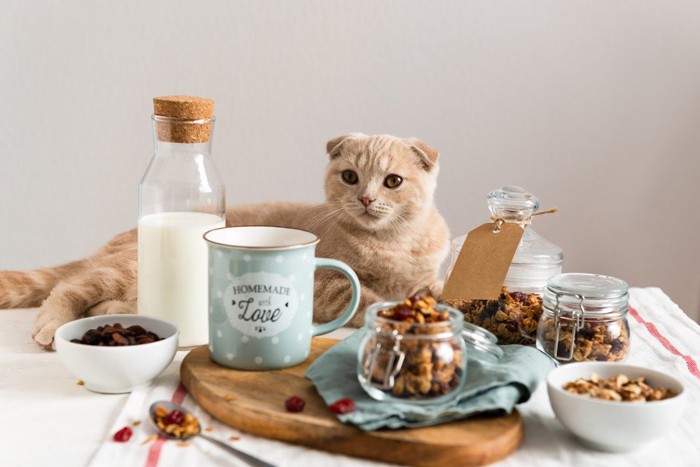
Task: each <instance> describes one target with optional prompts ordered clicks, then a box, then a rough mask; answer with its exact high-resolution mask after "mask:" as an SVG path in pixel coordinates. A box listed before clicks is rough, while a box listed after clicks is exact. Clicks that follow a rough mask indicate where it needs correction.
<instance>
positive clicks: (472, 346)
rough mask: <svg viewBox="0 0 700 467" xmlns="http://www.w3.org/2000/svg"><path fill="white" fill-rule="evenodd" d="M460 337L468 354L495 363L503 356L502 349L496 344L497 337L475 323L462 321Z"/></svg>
mask: <svg viewBox="0 0 700 467" xmlns="http://www.w3.org/2000/svg"><path fill="white" fill-rule="evenodd" d="M462 339H464V343H465V344H466V345H467V347H468V350H467V352H469V355H472V356H474V357H475V358H478V359H479V360H482V361H487V362H491V363H495V362H497V361H498V360H500V359H501V357H502V356H503V350H501V348H500V347H499V346H498V344H496V342H497V341H498V338H496V336H495V335H494V334H492V333H491V332H489V331H487V330H486V329H484V328H482V327H480V326H477V325H476V324H472V323H468V322H464V323H463V326H462Z"/></svg>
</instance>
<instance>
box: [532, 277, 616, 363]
mask: <svg viewBox="0 0 700 467" xmlns="http://www.w3.org/2000/svg"><path fill="white" fill-rule="evenodd" d="M627 289H628V286H627V283H626V282H625V281H623V280H621V279H617V278H615V277H610V276H601V275H598V274H583V273H569V274H559V275H557V276H554V277H552V278H550V280H549V282H548V284H547V291H546V292H545V295H544V310H543V313H542V316H541V318H540V322H539V328H538V332H537V348H538V349H540V350H543V351H544V352H546V353H547V354H548V355H550V356H551V357H553V358H555V359H556V360H557V361H558V362H559V363H569V362H600V361H603V362H621V361H624V360H625V359H626V358H627V354H628V353H629V346H630V329H629V323H628V322H627V312H628V310H629V293H628V291H627Z"/></svg>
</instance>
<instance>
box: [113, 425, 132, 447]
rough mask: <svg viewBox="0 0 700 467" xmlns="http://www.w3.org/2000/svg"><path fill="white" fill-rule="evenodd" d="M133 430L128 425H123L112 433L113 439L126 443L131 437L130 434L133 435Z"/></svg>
mask: <svg viewBox="0 0 700 467" xmlns="http://www.w3.org/2000/svg"><path fill="white" fill-rule="evenodd" d="M133 434H134V432H133V431H132V429H131V428H129V427H128V426H125V427H124V428H122V429H121V430H119V431H117V432H116V433H114V437H113V438H114V441H117V442H118V443H126V442H127V441H129V440H130V439H131V435H133Z"/></svg>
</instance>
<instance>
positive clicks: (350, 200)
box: [0, 133, 449, 350]
mask: <svg viewBox="0 0 700 467" xmlns="http://www.w3.org/2000/svg"><path fill="white" fill-rule="evenodd" d="M326 152H327V154H328V157H329V162H328V166H327V171H326V176H325V194H326V201H325V202H324V203H321V204H307V203H292V202H279V203H265V204H254V205H240V206H233V207H230V208H229V209H227V211H226V221H227V225H277V226H283V227H292V228H299V229H304V230H308V231H310V232H313V233H315V234H316V235H318V236H319V237H320V239H321V241H320V242H319V244H318V246H317V250H316V256H317V257H329V258H335V259H338V260H341V261H344V262H346V263H347V264H349V265H350V266H351V267H352V268H353V269H354V270H355V272H356V273H357V275H358V277H359V279H360V283H361V286H362V287H361V289H362V290H361V299H360V305H359V308H358V312H357V313H356V314H355V316H354V317H353V318H352V320H351V321H350V323H349V325H350V326H354V327H359V326H361V325H362V324H363V320H364V317H363V315H364V313H363V311H364V309H365V308H366V307H367V306H368V305H370V304H372V303H374V302H377V301H384V300H397V299H403V298H405V297H406V296H410V295H414V294H419V293H430V294H432V295H434V296H439V294H440V293H441V290H442V282H441V280H440V279H439V277H438V275H439V270H440V265H441V263H442V262H443V260H444V259H445V257H446V256H447V253H448V248H449V230H448V227H447V224H446V222H445V220H444V219H443V217H442V216H441V215H440V214H439V212H438V210H437V208H436V206H435V203H434V191H435V188H436V185H437V176H438V172H439V164H438V156H439V155H438V152H437V151H436V150H435V149H433V148H431V147H430V146H428V145H427V144H425V143H423V142H422V141H419V140H417V139H415V138H407V139H402V138H398V137H394V136H390V135H373V136H367V135H364V134H362V133H352V134H348V135H344V136H340V137H338V138H334V139H332V140H330V141H329V142H328V143H327V145H326ZM136 275H137V231H136V229H134V230H130V231H128V232H124V233H122V234H120V235H117V236H116V237H115V238H114V239H112V240H111V241H110V242H108V243H107V244H106V245H105V246H103V247H102V248H101V249H100V250H98V251H97V252H96V253H95V254H94V255H93V256H90V257H88V258H86V259H83V260H79V261H74V262H72V263H68V264H65V265H61V266H58V267H54V268H46V269H38V270H35V271H27V272H22V271H2V272H0V308H21V307H36V306H40V309H39V313H38V316H37V319H36V323H35V326H34V329H33V331H32V338H33V339H34V340H35V341H36V343H37V344H38V345H40V346H41V347H44V348H45V349H47V350H50V349H52V348H53V335H54V332H55V330H56V329H57V328H58V327H59V326H60V325H61V324H63V323H65V322H68V321H71V320H74V319H78V318H81V317H83V316H94V315H101V314H106V313H111V314H114V313H134V312H135V311H136V288H137V287H136V284H137V280H136V277H137V276H136ZM349 301H350V287H349V284H348V282H347V279H345V278H344V277H343V276H341V275H340V274H339V273H337V272H335V271H332V270H328V269H323V270H319V271H317V272H316V278H315V288H314V321H316V322H326V321H329V320H331V319H334V318H335V317H336V316H338V315H339V314H340V313H341V312H342V311H343V310H344V309H345V307H346V306H347V304H348V302H349Z"/></svg>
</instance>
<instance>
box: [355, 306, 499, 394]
mask: <svg viewBox="0 0 700 467" xmlns="http://www.w3.org/2000/svg"><path fill="white" fill-rule="evenodd" d="M401 303H402V302H398V301H394V302H380V303H375V304H373V305H371V306H370V307H368V308H367V311H366V312H365V326H364V329H363V331H362V332H364V337H363V339H362V342H361V344H360V348H359V351H358V364H357V377H358V380H359V382H360V385H361V386H362V388H363V389H364V390H365V391H366V392H367V393H368V394H369V395H370V396H371V397H372V398H374V399H377V400H396V401H402V402H410V403H417V404H429V403H435V402H442V401H445V400H448V399H450V398H452V397H454V396H455V395H457V394H458V393H459V391H460V390H461V389H462V387H463V385H464V381H465V379H466V371H467V352H470V354H472V355H473V356H474V357H475V358H480V359H481V360H482V361H486V362H497V361H498V359H499V358H500V357H501V356H502V351H501V349H500V348H498V346H497V345H496V344H495V341H496V338H495V336H493V335H492V334H490V333H489V332H488V331H485V330H483V329H477V328H476V327H473V328H472V327H468V328H464V322H463V317H462V313H460V312H459V311H458V310H455V309H454V308H452V307H450V306H447V305H441V304H437V305H435V308H436V309H437V311H438V312H440V313H443V312H445V313H447V314H448V318H447V319H446V320H444V321H439V322H433V323H417V322H405V321H396V320H393V319H389V318H383V317H381V316H379V313H381V312H384V311H386V310H389V309H391V308H393V307H395V306H396V305H399V304H401Z"/></svg>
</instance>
